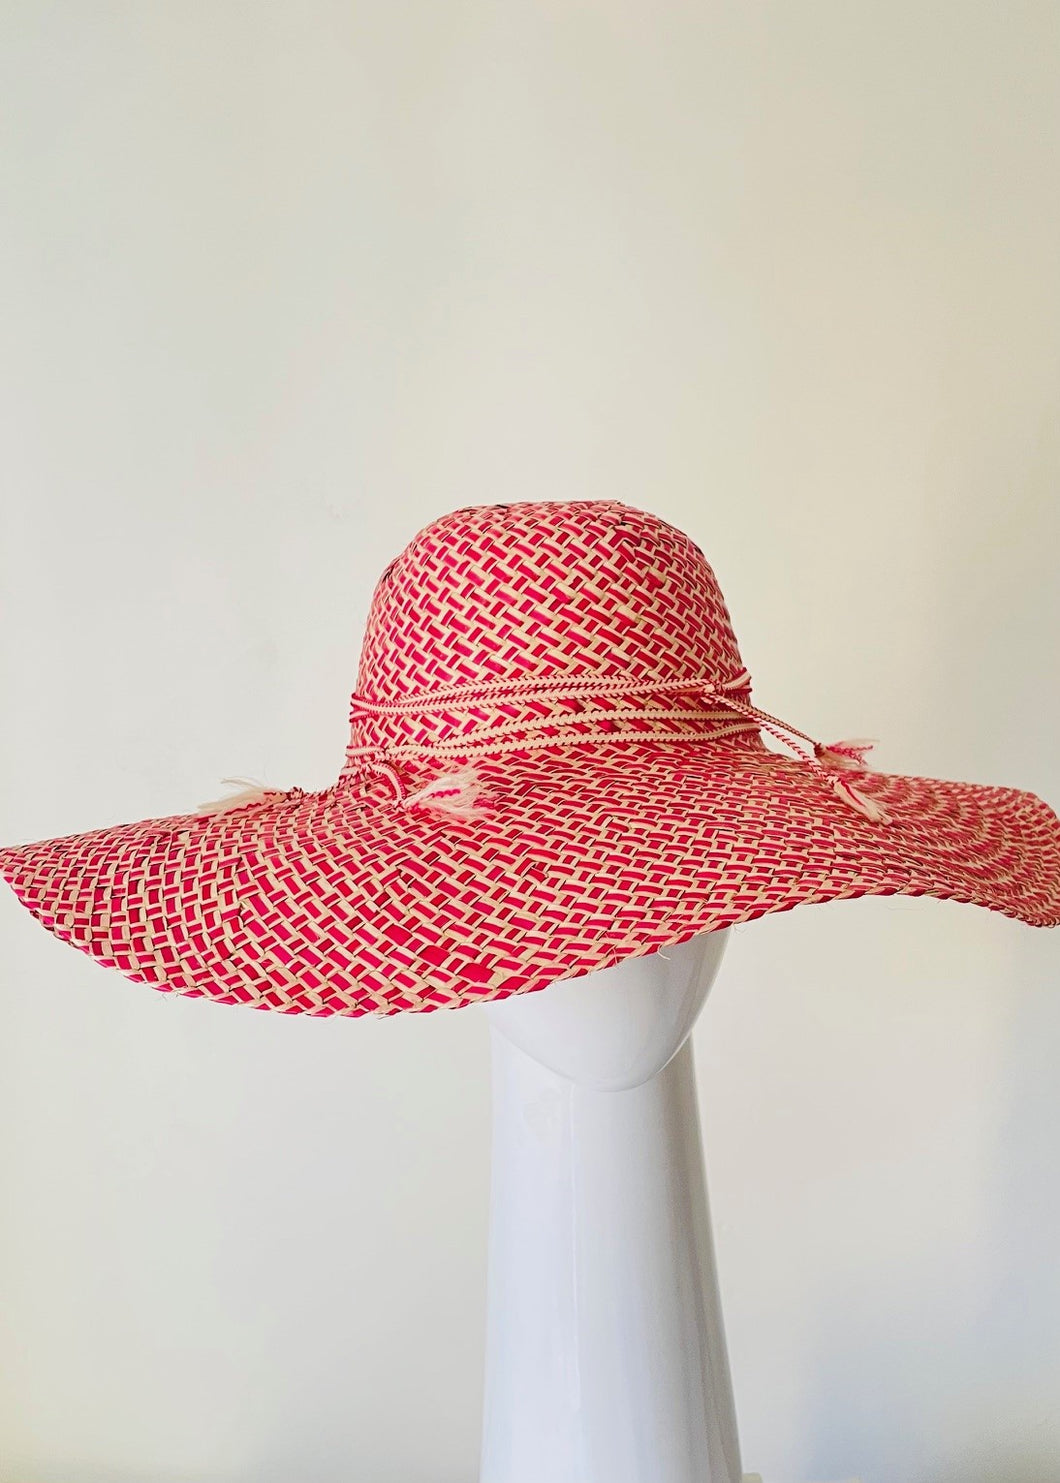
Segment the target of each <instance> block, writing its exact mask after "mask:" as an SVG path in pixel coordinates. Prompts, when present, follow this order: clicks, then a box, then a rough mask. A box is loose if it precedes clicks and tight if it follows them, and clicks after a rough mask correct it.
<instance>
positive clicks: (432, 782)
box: [0, 502, 1060, 1015]
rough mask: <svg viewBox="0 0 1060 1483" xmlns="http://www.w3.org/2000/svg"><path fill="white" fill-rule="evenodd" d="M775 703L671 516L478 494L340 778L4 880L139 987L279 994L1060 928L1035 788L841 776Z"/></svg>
mask: <svg viewBox="0 0 1060 1483" xmlns="http://www.w3.org/2000/svg"><path fill="white" fill-rule="evenodd" d="M726 687H728V688H726ZM761 714H762V713H757V712H753V711H752V708H751V707H750V694H749V684H748V678H747V676H746V674H745V673H744V672H743V664H742V661H741V659H740V655H739V652H738V650H737V646H736V640H735V638H734V636H733V631H732V627H731V625H730V622H729V616H728V612H727V610H726V607H725V603H724V600H723V598H722V596H721V592H720V590H719V588H718V585H717V582H716V581H715V578H714V574H713V572H712V571H711V569H710V567H709V566H708V565H707V563H706V561H705V560H704V558H703V556H702V555H701V553H700V551H699V550H698V548H697V547H696V546H695V545H693V544H692V542H691V541H690V540H689V539H688V538H687V537H686V536H684V535H682V534H681V533H680V532H679V531H677V530H675V529H674V528H673V527H672V526H669V525H667V524H665V523H664V522H663V521H661V520H658V519H656V518H655V517H653V516H651V515H647V514H644V513H643V512H641V511H639V510H634V509H630V508H628V507H627V506H624V505H620V504H615V503H610V502H606V503H597V502H576V503H563V504H561V503H543V504H523V505H509V506H504V505H493V506H488V507H484V508H473V509H466V510H459V511H457V512H456V513H455V514H452V515H449V516H446V517H445V518H444V519H442V520H439V521H437V522H435V524H433V525H431V526H429V527H428V528H427V529H426V530H424V531H422V532H421V533H420V535H418V536H417V537H416V538H415V540H413V541H412V543H411V544H410V545H409V546H408V548H407V549H406V550H405V551H404V552H403V553H402V555H401V556H399V557H398V558H397V560H396V561H394V562H393V563H392V564H391V566H390V567H388V568H387V570H386V572H384V574H383V577H382V579H381V581H380V583H379V585H378V587H377V589H376V593H375V596H374V599H373V602H372V608H371V614H370V617H369V620H368V628H367V633H366V636H365V641H364V647H363V651H362V656H361V664H360V673H359V678H358V687H357V694H356V696H355V698H354V704H353V706H352V709H351V721H352V733H351V741H350V748H349V752H348V756H347V760H346V765H345V767H344V769H343V771H342V773H341V775H340V777H339V779H338V780H337V782H336V783H335V784H334V785H333V786H332V787H330V788H328V789H326V790H324V791H323V792H318V793H309V792H303V791H302V790H300V789H297V788H293V789H290V790H288V791H287V792H285V793H279V792H270V793H266V794H265V795H264V796H258V797H253V796H252V797H251V798H250V800H249V801H244V802H243V803H242V804H238V803H237V804H236V805H235V806H229V807H227V808H225V809H222V811H220V812H216V813H210V814H203V813H185V814H181V815H178V816H176V817H173V818H165V819H149V820H146V821H144V822H142V823H137V824H130V825H125V826H122V827H117V828H110V829H102V830H97V831H95V832H93V833H89V834H81V835H75V836H72V837H70V838H66V839H59V840H50V841H45V842H43V843H40V844H32V845H25V846H22V847H20V848H14V849H5V850H2V851H0V873H2V874H3V876H4V878H5V879H6V880H7V881H8V882H9V883H10V884H11V885H12V887H13V888H14V890H15V891H16V893H17V894H18V896H19V898H20V899H21V901H22V902H23V903H24V904H25V905H26V906H27V907H28V908H29V910H30V911H31V912H32V913H33V914H34V916H36V917H37V918H38V919H39V920H40V921H41V922H42V923H43V924H44V926H45V927H47V928H48V930H49V931H51V932H53V933H54V934H55V935H56V936H57V937H59V938H61V939H63V940H64V941H67V942H71V943H73V944H74V945H75V946H77V947H79V948H81V949H83V950H84V951H85V952H88V953H90V954H91V955H92V956H93V957H95V958H97V959H98V960H99V961H100V962H101V963H104V964H106V965H108V966H111V967H116V968H118V969H119V970H120V971H121V972H122V973H124V974H126V975H127V976H128V977H129V978H132V979H135V980H137V981H139V982H142V983H148V984H151V985H153V986H154V987H155V988H158V989H163V990H168V991H172V992H175V993H180V994H188V995H203V996H206V997H208V998H211V999H215V1000H218V1001H219V1002H222V1003H226V1004H249V1005H253V1006H254V1007H256V1008H260V1009H271V1010H276V1011H279V1012H281V1013H287V1014H295V1013H304V1014H347V1015H358V1014H392V1013H395V1012H397V1011H400V1010H427V1009H435V1008H439V1007H443V1006H457V1005H462V1004H467V1003H470V1002H472V1001H476V1000H484V999H496V998H501V997H503V996H505V995H509V994H514V993H520V992H524V991H526V990H531V989H539V988H542V987H544V985H546V984H548V983H549V982H551V981H553V980H555V979H559V978H570V977H574V976H576V975H579V974H584V973H588V972H590V971H592V970H593V969H595V968H599V967H602V966H606V965H609V964H613V963H616V962H618V961H619V960H620V959H622V958H625V957H631V956H635V955H637V954H642V953H649V952H652V951H654V950H655V949H657V948H660V947H663V946H665V945H667V944H671V943H677V942H682V941H684V940H686V939H687V938H689V937H691V936H693V935H694V934H696V933H698V932H709V931H713V930H715V929H716V928H720V927H725V926H729V925H731V924H732V923H736V922H744V921H749V920H751V919H752V918H755V917H760V916H763V915H764V914H765V913H767V912H777V911H786V910H788V909H789V908H791V907H793V906H798V905H800V904H801V903H804V902H824V901H834V900H838V899H840V898H844V897H855V896H864V895H880V896H882V895H890V894H894V893H896V892H901V893H903V894H905V895H909V896H917V895H931V896H938V897H949V898H953V899H955V900H958V901H966V902H972V903H975V904H977V905H980V906H986V907H990V908H992V909H993V910H995V911H999V912H1003V913H1005V914H1006V915H1007V916H1011V917H1017V918H1020V919H1021V920H1023V921H1025V922H1029V923H1032V924H1034V925H1039V926H1051V925H1055V924H1056V923H1057V922H1058V921H1060V821H1058V820H1057V817H1056V815H1055V814H1054V813H1053V811H1052V810H1051V809H1050V808H1049V807H1048V806H1047V805H1046V804H1045V803H1043V802H1042V801H1041V800H1040V799H1038V798H1036V797H1035V796H1034V795H1033V794H1030V793H1024V792H1018V791H1015V790H1013V789H1010V788H995V787H982V786H978V785H974V784H970V783H951V782H937V781H934V780H931V779H927V778H916V777H904V776H887V775H884V774H880V773H873V772H869V771H864V770H857V771H854V772H852V773H851V772H845V773H843V774H842V777H841V781H840V783H837V784H836V786H837V787H838V788H839V789H840V791H839V792H836V791H834V790H833V787H832V786H831V783H832V782H835V777H836V776H839V775H838V774H836V775H835V776H833V775H832V774H831V773H830V772H829V771H828V770H827V768H826V766H824V765H823V764H822V762H820V761H818V760H816V758H815V755H814V753H813V751H812V750H811V751H810V752H809V755H808V757H801V758H800V757H791V756H788V755H784V754H782V753H781V752H779V751H778V750H775V749H774V748H773V747H770V746H767V745H766V743H765V742H764V741H763V739H762V736H761V734H760V732H759V724H764V723H760V716H761ZM789 730H790V728H785V727H784V726H783V724H782V723H779V729H778V728H777V727H776V726H773V727H772V729H771V730H767V732H766V734H767V736H769V737H770V738H771V739H775V738H777V737H780V736H782V735H783V734H784V733H785V732H786V731H789ZM794 735H795V737H796V738H797V737H799V736H801V735H802V734H801V733H795V734H794ZM795 745H798V742H797V741H796V742H795ZM819 755H820V756H822V757H826V756H827V755H828V754H826V753H819ZM849 755H850V757H851V758H853V759H854V760H855V761H856V757H857V749H855V750H854V752H853V753H851V754H849ZM836 760H837V761H838V762H840V763H842V761H843V760H844V759H843V757H842V756H838V757H837V758H836ZM439 778H441V779H442V781H441V783H438V781H437V780H438V779H439ZM848 780H849V782H850V787H849V788H848V789H847V794H848V796H847V798H846V799H845V798H844V796H842V795H843V789H844V787H846V785H847V782H848ZM855 785H856V786H855ZM858 798H860V799H861V800H862V808H863V809H868V810H869V811H870V812H874V811H876V810H877V809H882V810H883V811H884V812H885V815H886V817H885V819H882V820H880V819H874V818H869V817H866V816H865V813H864V811H862V812H859V811H858V806H857V799H858ZM851 803H853V806H851ZM447 808H452V809H455V810H456V811H455V812H447V811H446V810H447ZM461 810H463V813H464V815H466V816H461Z"/></svg>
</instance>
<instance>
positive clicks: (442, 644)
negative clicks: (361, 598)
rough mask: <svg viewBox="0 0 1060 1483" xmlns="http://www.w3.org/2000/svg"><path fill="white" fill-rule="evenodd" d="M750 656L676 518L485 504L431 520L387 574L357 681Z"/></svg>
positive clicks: (444, 681) (455, 682) (419, 690)
mask: <svg viewBox="0 0 1060 1483" xmlns="http://www.w3.org/2000/svg"><path fill="white" fill-rule="evenodd" d="M742 667H743V666H742V663H741V660H740V655H739V650H738V648H737V644H736V639H735V636H734V634H733V630H732V624H731V622H730V619H729V613H728V609H727V608H726V605H725V600H724V598H723V597H722V594H721V590H720V588H719V586H718V583H717V580H716V578H715V576H714V573H713V571H712V570H711V568H710V566H709V565H708V563H707V561H706V559H705V558H704V556H703V554H702V552H701V551H700V550H699V548H698V547H697V546H696V545H695V544H694V543H693V542H692V541H691V540H689V538H688V537H687V536H686V535H684V534H683V533H682V532H681V531H679V530H677V529H676V528H675V527H674V526H672V525H669V524H667V523H666V521H664V520H660V519H659V518H658V517H657V516H655V515H649V514H647V513H646V512H644V511H643V510H638V509H634V508H632V507H631V506H628V505H623V504H620V503H618V502H615V501H596V500H582V501H566V502H562V503H561V502H540V503H526V504H512V505H485V506H475V507H472V508H469V509H463V510H457V511H455V512H454V513H453V514H451V515H446V516H444V517H443V518H442V519H440V520H436V521H435V522H434V523H433V524H431V525H429V526H427V527H426V529H424V530H422V531H421V532H420V533H419V535H417V536H416V537H415V538H414V539H413V540H412V541H411V542H410V543H409V545H408V546H407V547H406V548H405V550H404V551H403V552H402V553H401V555H400V556H399V557H397V559H396V560H395V561H393V562H392V563H391V564H390V566H389V567H388V568H387V570H386V571H385V572H384V573H383V576H382V577H381V578H380V581H379V583H378V585H377V587H376V590H375V594H374V596H373V598H372V605H371V610H370V613H369V617H368V624H367V628H366V631H365V638H364V645H363V648H362V651H361V663H360V670H359V674H358V692H359V694H361V695H362V696H365V695H366V696H371V697H373V698H374V699H376V700H380V701H401V700H407V699H408V698H409V697H413V696H416V695H421V694H429V693H430V692H431V691H432V690H439V689H448V688H450V687H454V686H461V685H482V684H487V683H494V682H508V683H513V682H517V681H524V680H545V679H549V680H558V679H563V680H569V679H585V678H590V677H591V678H593V679H601V680H603V679H622V680H625V681H636V680H643V681H644V682H645V683H649V684H650V683H653V682H655V683H657V682H659V681H664V680H673V679H681V678H684V677H686V676H690V675H707V676H717V678H718V679H719V680H724V679H725V678H727V677H728V676H730V675H732V674H734V673H736V672H738V671H739V670H740V669H742Z"/></svg>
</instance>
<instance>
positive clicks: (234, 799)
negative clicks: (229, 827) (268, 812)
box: [195, 778, 286, 814]
mask: <svg viewBox="0 0 1060 1483" xmlns="http://www.w3.org/2000/svg"><path fill="white" fill-rule="evenodd" d="M221 781H222V783H232V784H239V783H242V785H243V787H242V790H241V791H240V792H239V793H230V794H229V795H228V797H227V798H215V799H213V800H212V801H211V802H210V803H199V804H197V805H196V807H195V812H196V813H197V814H227V813H228V812H229V811H230V810H231V809H234V808H248V807H249V806H250V805H251V804H254V803H269V802H271V801H272V799H274V798H283V797H285V796H286V795H285V792H284V790H283V789H282V788H267V787H265V786H264V784H262V783H254V782H251V781H249V780H248V779H247V778H222V779H221Z"/></svg>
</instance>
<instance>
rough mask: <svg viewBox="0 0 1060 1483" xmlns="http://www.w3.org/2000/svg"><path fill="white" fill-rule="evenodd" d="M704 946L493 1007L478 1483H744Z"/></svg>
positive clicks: (710, 959)
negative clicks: (713, 1185)
mask: <svg viewBox="0 0 1060 1483" xmlns="http://www.w3.org/2000/svg"><path fill="white" fill-rule="evenodd" d="M704 941H705V940H704V939H700V940H698V941H697V942H696V943H692V944H686V945H685V947H684V948H683V949H669V950H667V952H668V954H669V956H668V957H667V958H666V959H662V958H658V957H657V958H656V959H637V960H631V961H629V962H627V963H624V964H620V965H619V966H618V967H617V968H613V969H608V970H606V972H605V973H601V974H598V975H594V976H593V978H592V979H589V980H582V981H576V982H571V983H567V984H562V985H556V986H554V987H553V988H551V989H547V990H545V991H543V993H542V994H541V995H533V996H530V997H529V998H528V1000H527V1002H526V1004H525V1005H524V1004H522V1003H515V1002H511V1001H509V1002H507V1003H505V1004H501V1005H498V1006H496V1008H495V1010H494V1011H492V1012H491V1018H492V1019H493V1031H492V1046H493V1068H494V1070H493V1135H494V1141H493V1188H492V1201H491V1228H490V1265H489V1290H488V1306H489V1320H488V1331H487V1378H486V1395H485V1424H484V1436H483V1458H482V1473H481V1483H541V1480H542V1479H548V1480H549V1483H649V1480H650V1483H739V1479H740V1460H739V1446H738V1442H737V1433H736V1421H735V1414H734V1409H733V1402H732V1390H731V1382H730V1378H729V1369H728V1361H727V1357H726V1352H725V1342H724V1335H723V1330H722V1322H721V1313H720V1305H719V1301H718V1291H717V1280H716V1275H715V1269H714V1253H713V1243H712V1239H711V1232H710V1220H709V1213H708V1207H707V1195H706V1185H705V1180H704V1176H703V1156H702V1146H701V1141H700V1133H699V1113H698V1105H697V1099H696V1087H695V1073H694V1067H693V1060H692V1049H691V1046H690V1044H689V1043H688V1041H687V1034H688V1031H689V1029H690V1028H691V1024H692V1022H693V1020H694V1018H695V1013H696V1011H697V1010H698V1007H699V1005H700V1004H701V1003H702V1000H703V998H704V997H705V995H706V991H707V988H709V983H710V980H711V979H712V977H713V972H714V968H715V967H716V962H717V959H718V958H720V952H721V947H722V944H721V943H720V942H718V941H715V942H713V943H710V944H709V951H707V950H706V949H705V948H704V947H703V945H702V944H703V943H704ZM619 980H620V981H619ZM627 991H628V993H627ZM550 995H552V996H554V997H553V1002H552V1003H551V1004H550V1003H549V1002H548V996H550ZM653 998H654V1003H652V1001H653ZM533 1001H537V1002H533ZM516 1012H521V1013H522V1016H523V1017H522V1019H521V1021H520V1022H519V1023H518V1024H516V1023H515V1019H516ZM601 1021H602V1023H601ZM502 1025H503V1027H504V1028H503V1029H502ZM509 1030H513V1031H514V1033H516V1034H518V1035H519V1038H520V1041H521V1043H522V1046H524V1047H525V1046H526V1045H528V1044H533V1046H534V1049H535V1051H536V1052H537V1054H530V1053H529V1051H528V1050H527V1049H525V1048H520V1046H519V1045H517V1044H515V1043H513V1040H512V1038H511V1036H510V1035H509V1033H507V1032H508V1031H509ZM553 1030H554V1031H555V1035H556V1038H555V1042H554V1043H551V1042H550V1034H551V1032H552V1031H553ZM601 1046H603V1048H604V1049H603V1050H601ZM543 1054H545V1055H549V1056H550V1058H551V1059H555V1058H560V1059H565V1061H566V1063H567V1069H568V1070H571V1069H575V1070H578V1069H579V1068H580V1070H581V1073H582V1076H583V1080H582V1081H578V1080H572V1079H571V1076H570V1075H563V1074H561V1073H560V1071H558V1070H556V1069H554V1067H553V1066H551V1065H546V1064H543V1063H542V1060H541V1059H540V1056H541V1055H543ZM609 1058H610V1059H609ZM660 1063H661V1069H659V1065H660ZM636 1064H639V1065H640V1066H641V1069H642V1070H646V1071H647V1073H648V1074H647V1075H646V1077H645V1078H644V1079H641V1080H639V1081H637V1082H636V1084H634V1085H625V1086H623V1087H622V1089H620V1090H602V1089H600V1082H601V1081H602V1082H603V1083H604V1084H605V1085H612V1086H613V1085H614V1084H615V1083H616V1081H617V1082H618V1083H619V1084H621V1083H622V1081H623V1077H622V1075H621V1074H620V1069H621V1068H622V1067H624V1068H625V1070H626V1073H627V1074H626V1078H625V1079H626V1080H627V1081H628V1079H629V1070H630V1067H631V1066H634V1065H636ZM586 1081H588V1082H590V1083H591V1084H585V1082H586Z"/></svg>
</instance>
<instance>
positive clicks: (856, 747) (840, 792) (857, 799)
mask: <svg viewBox="0 0 1060 1483" xmlns="http://www.w3.org/2000/svg"><path fill="white" fill-rule="evenodd" d="M872 748H873V743H872V742H871V741H869V740H866V739H865V738H858V739H856V740H852V741H837V742H831V743H829V745H828V746H824V745H823V744H822V743H821V742H816V743H815V744H814V749H813V754H814V756H815V757H816V759H817V761H818V762H819V763H820V764H821V766H822V767H823V768H825V770H826V771H827V772H829V773H830V774H831V783H832V790H833V792H834V793H835V795H836V797H837V798H841V799H842V800H843V802H844V803H846V804H849V805H850V807H851V808H853V809H856V810H857V811H858V813H859V814H863V815H864V817H865V818H866V819H868V820H869V822H870V823H872V824H885V823H886V822H887V811H886V809H884V808H883V807H882V805H880V804H879V803H877V802H876V800H875V799H874V798H870V797H869V795H868V794H867V793H864V792H862V790H861V789H860V788H856V787H855V786H854V784H853V783H852V782H851V781H850V779H849V778H848V777H845V776H844V774H845V773H848V772H869V771H871V769H870V768H869V766H868V765H867V763H866V762H865V753H866V752H871V751H872Z"/></svg>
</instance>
